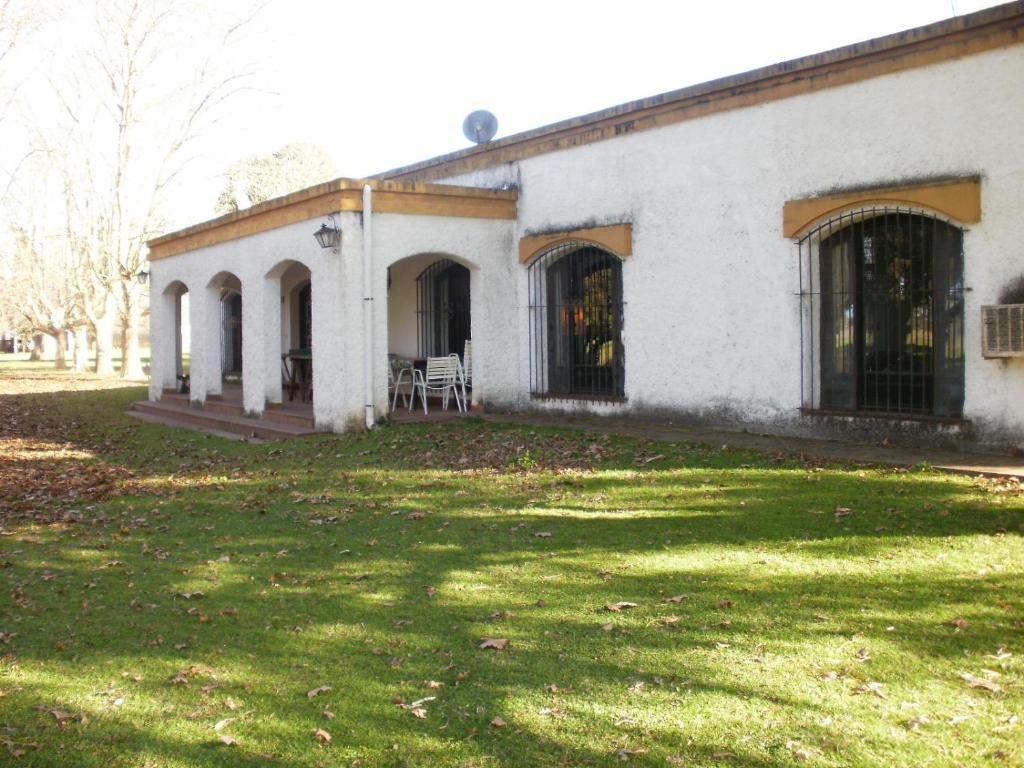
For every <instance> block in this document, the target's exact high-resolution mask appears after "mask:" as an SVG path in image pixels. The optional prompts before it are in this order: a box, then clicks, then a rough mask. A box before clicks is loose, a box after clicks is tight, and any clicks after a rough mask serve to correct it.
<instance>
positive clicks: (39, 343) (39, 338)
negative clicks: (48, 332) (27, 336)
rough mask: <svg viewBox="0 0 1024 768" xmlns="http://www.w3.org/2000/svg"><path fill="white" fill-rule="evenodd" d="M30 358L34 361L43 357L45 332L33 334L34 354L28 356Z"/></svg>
mask: <svg viewBox="0 0 1024 768" xmlns="http://www.w3.org/2000/svg"><path fill="white" fill-rule="evenodd" d="M28 359H29V360H33V361H39V360H42V359H43V334H41V333H34V334H32V354H30V355H29V356H28Z"/></svg>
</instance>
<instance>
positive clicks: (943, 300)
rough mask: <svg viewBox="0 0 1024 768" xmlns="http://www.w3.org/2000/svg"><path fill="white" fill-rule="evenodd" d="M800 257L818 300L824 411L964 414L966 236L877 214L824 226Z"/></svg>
mask: <svg viewBox="0 0 1024 768" xmlns="http://www.w3.org/2000/svg"><path fill="white" fill-rule="evenodd" d="M801 250H802V251H804V250H806V251H807V252H808V253H809V254H810V264H811V267H812V268H813V267H816V268H817V278H818V283H819V285H818V289H819V290H818V291H817V293H820V296H821V299H820V311H819V312H818V313H816V314H818V316H819V334H818V337H817V338H816V339H812V342H813V344H812V345H811V349H812V354H813V349H814V347H817V348H818V349H819V360H820V366H819V370H818V378H819V381H820V385H819V386H820V396H819V399H818V407H820V408H823V409H827V410H839V411H864V412H882V413H894V414H906V415H928V416H947V417H957V416H960V415H961V413H962V411H963V400H964V348H963V323H964V305H963V267H964V258H963V232H962V230H961V229H960V228H959V227H956V226H955V225H953V224H950V223H948V222H946V221H943V220H941V219H938V218H935V217H933V216H929V215H926V214H922V213H920V212H916V211H913V210H908V209H898V208H884V209H874V208H872V209H867V210H860V211H854V212H850V213H845V214H843V215H842V216H840V217H837V218H835V219H832V220H830V221H829V222H826V223H825V224H823V225H821V226H820V227H818V228H817V229H815V230H814V231H813V232H812V233H810V234H809V235H807V236H806V237H805V238H804V240H803V241H802V242H801ZM812 286H813V283H812ZM811 293H812V294H813V293H815V291H813V290H812V291H811ZM812 300H813V299H812ZM812 367H814V366H812Z"/></svg>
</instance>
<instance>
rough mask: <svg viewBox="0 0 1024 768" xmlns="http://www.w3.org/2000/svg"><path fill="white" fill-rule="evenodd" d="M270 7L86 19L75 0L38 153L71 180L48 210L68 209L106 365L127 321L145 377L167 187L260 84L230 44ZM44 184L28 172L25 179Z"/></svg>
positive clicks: (118, 4) (106, 2)
mask: <svg viewBox="0 0 1024 768" xmlns="http://www.w3.org/2000/svg"><path fill="white" fill-rule="evenodd" d="M9 1H10V0H0V3H4V2H9ZM260 8H261V6H260V5H259V4H254V5H253V6H252V8H251V12H250V13H249V14H247V15H246V16H245V17H244V18H241V19H237V18H236V19H230V20H227V19H225V20H224V22H223V23H222V24H221V25H220V26H219V27H218V25H217V22H216V19H215V18H213V17H212V16H211V11H210V9H209V8H205V9H204V8H203V7H201V6H199V5H197V4H190V3H188V2H186V1H185V0H177V1H176V0H93V2H92V3H91V5H90V7H89V10H88V13H86V14H85V15H84V16H83V15H81V13H82V11H81V7H80V6H72V9H73V10H74V11H75V12H76V13H79V14H80V16H79V18H78V19H77V21H78V23H79V27H78V28H76V36H75V39H76V40H80V41H81V42H80V46H81V47H80V49H79V50H76V51H70V52H67V53H66V56H67V61H66V62H65V63H64V66H63V67H57V68H56V69H55V71H53V72H50V73H48V76H47V86H48V87H47V88H46V92H47V94H48V95H49V96H51V97H52V103H51V104H50V108H48V109H46V108H39V105H38V104H34V105H33V107H34V109H33V110H32V114H33V115H39V116H40V117H38V118H36V119H37V120H38V123H37V124H36V125H33V126H32V133H33V135H34V136H36V138H35V139H34V143H33V146H32V147H31V148H30V149H29V152H30V153H32V152H35V153H38V154H39V155H40V156H41V157H43V158H45V159H46V161H47V162H48V163H49V169H50V171H51V172H52V173H54V174H56V175H57V176H59V178H60V191H59V193H55V194H54V195H53V198H52V199H50V200H49V201H48V202H49V205H48V206H44V207H43V209H44V210H45V211H46V212H45V213H42V214H41V215H43V216H44V218H46V219H47V222H46V225H45V226H53V220H54V219H55V218H57V217H58V213H57V212H59V218H60V221H61V225H60V230H61V246H62V248H63V252H64V253H65V254H66V260H65V262H64V267H65V268H66V270H67V273H66V276H65V279H66V280H67V281H70V285H71V286H72V290H71V293H72V294H73V295H74V297H75V300H76V301H77V302H78V310H79V311H78V312H77V314H76V318H75V320H76V322H80V323H84V324H86V325H87V326H88V330H89V331H90V332H91V334H92V336H93V338H94V339H95V342H96V350H97V369H98V371H99V372H101V373H106V372H110V371H112V353H111V352H112V348H113V346H114V344H113V336H114V331H115V328H119V329H120V331H121V348H122V366H121V375H122V376H124V377H125V378H133V379H134V378H141V377H142V376H143V369H142V359H141V350H140V340H139V332H140V325H141V322H142V319H143V316H144V313H145V311H146V305H145V300H146V295H147V294H146V291H145V288H144V287H143V285H141V284H140V282H139V281H138V280H137V279H136V276H137V275H138V274H139V273H140V272H141V271H142V270H143V268H144V266H145V260H146V256H147V251H146V247H145V243H146V241H147V240H148V239H150V238H151V237H153V236H155V235H156V234H158V233H159V232H160V231H161V230H162V229H163V228H164V226H165V222H164V218H163V205H164V202H165V196H166V194H167V190H168V188H169V187H170V185H172V184H173V182H174V180H175V178H176V177H177V176H178V174H179V173H180V171H181V170H182V168H183V167H184V165H185V164H186V163H187V162H189V160H190V159H192V157H191V148H192V144H193V142H194V141H195V140H196V139H197V137H199V136H200V134H201V133H202V132H203V130H204V129H205V128H206V127H207V126H208V125H209V123H210V122H211V121H212V120H213V119H214V118H215V117H216V115H217V113H218V111H219V110H220V108H221V107H222V106H223V104H224V103H225V102H226V101H227V100H228V99H230V98H231V97H232V96H234V95H235V94H237V93H239V92H240V91H242V90H246V89H248V88H249V86H248V82H249V80H250V77H251V73H250V72H248V71H245V70H243V69H241V68H240V67H239V65H237V63H235V62H234V61H233V60H232V58H231V53H232V48H233V46H234V44H235V42H236V40H238V39H239V37H240V36H241V34H242V32H243V30H244V29H246V27H247V26H248V24H249V22H251V21H252V19H253V18H254V16H255V15H256V13H258V11H259V10H260ZM200 13H203V16H204V18H203V22H204V25H203V26H202V27H199V28H197V27H196V19H197V17H198V15H199V14H200ZM204 35H205V36H204ZM200 38H202V39H200ZM62 53H63V52H62ZM37 100H38V97H37ZM34 183H35V179H33V178H31V175H30V174H27V173H22V174H21V176H20V180H19V182H18V186H19V188H20V189H22V190H23V189H24V188H25V187H27V186H31V185H33V184H34ZM79 327H80V326H79Z"/></svg>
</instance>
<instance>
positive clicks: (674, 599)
mask: <svg viewBox="0 0 1024 768" xmlns="http://www.w3.org/2000/svg"><path fill="white" fill-rule="evenodd" d="M689 599H690V596H689V595H672V597H666V598H665V602H666V603H681V602H683V601H684V600H689Z"/></svg>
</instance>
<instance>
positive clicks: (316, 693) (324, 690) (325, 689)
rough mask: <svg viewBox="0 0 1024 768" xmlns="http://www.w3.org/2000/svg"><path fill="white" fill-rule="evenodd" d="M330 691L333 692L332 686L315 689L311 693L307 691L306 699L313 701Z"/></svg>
mask: <svg viewBox="0 0 1024 768" xmlns="http://www.w3.org/2000/svg"><path fill="white" fill-rule="evenodd" d="M329 690H331V686H329V685H321V686H320V687H319V688H314V689H313V690H311V691H306V697H307V698H309V699H312V698H314V697H316V696H319V695H320V694H321V693H327V692H328V691H329Z"/></svg>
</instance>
